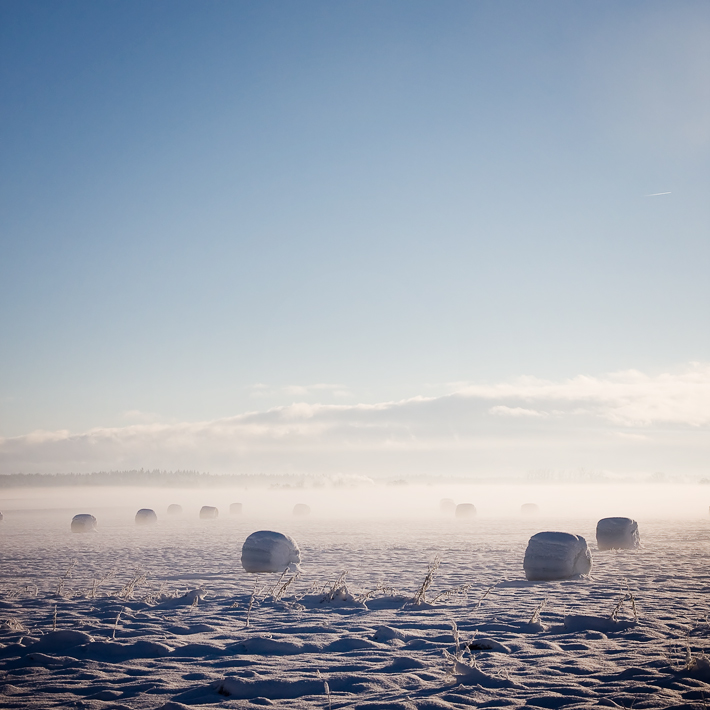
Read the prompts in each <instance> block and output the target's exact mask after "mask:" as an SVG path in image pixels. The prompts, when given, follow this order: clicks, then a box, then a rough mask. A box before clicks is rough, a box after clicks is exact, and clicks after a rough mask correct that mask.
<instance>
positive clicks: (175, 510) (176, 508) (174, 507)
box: [168, 503, 182, 515]
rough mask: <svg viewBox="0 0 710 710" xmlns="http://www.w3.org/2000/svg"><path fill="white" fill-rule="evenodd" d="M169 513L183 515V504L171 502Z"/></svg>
mask: <svg viewBox="0 0 710 710" xmlns="http://www.w3.org/2000/svg"><path fill="white" fill-rule="evenodd" d="M168 515H182V506H181V505H178V504H177V503H171V504H170V505H169V506H168Z"/></svg>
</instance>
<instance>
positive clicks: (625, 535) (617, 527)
mask: <svg viewBox="0 0 710 710" xmlns="http://www.w3.org/2000/svg"><path fill="white" fill-rule="evenodd" d="M640 544H641V539H640V537H639V526H638V523H637V522H636V521H635V520H632V519H631V518H602V519H601V520H600V521H599V522H598V523H597V547H598V548H599V549H600V550H635V549H636V548H637V547H638V546H639V545H640Z"/></svg>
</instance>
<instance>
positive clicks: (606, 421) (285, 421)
mask: <svg viewBox="0 0 710 710" xmlns="http://www.w3.org/2000/svg"><path fill="white" fill-rule="evenodd" d="M324 391H327V390H324ZM709 426H710V364H701V363H693V364H690V365H688V366H687V367H685V368H683V369H682V370H680V371H678V372H675V373H662V374H656V375H649V374H645V373H641V372H638V371H635V370H629V371H625V372H618V373H612V374H609V375H604V376H599V377H591V376H586V375H580V376H578V377H575V378H572V379H568V380H564V381H559V382H555V381H549V380H541V379H538V378H533V377H522V378H519V379H517V380H514V381H511V382H503V383H499V384H494V385H466V386H463V387H461V388H460V389H458V390H457V391H454V392H451V393H450V394H448V395H445V396H438V397H422V396H417V397H412V398H410V399H406V400H402V401H399V402H380V403H375V404H354V405H348V404H322V403H308V402H300V403H297V404H292V405H289V406H283V407H274V408H271V409H265V410H262V411H253V412H248V413H244V414H240V415H237V416H233V417H227V418H223V419H216V420H212V421H205V422H183V423H173V424H165V423H158V422H144V423H139V424H133V425H131V426H126V427H117V428H96V429H92V430H90V431H87V432H83V433H79V434H72V433H69V432H67V431H54V432H46V431H37V432H32V433H30V434H27V435H24V436H19V437H14V438H6V439H0V471H1V472H3V473H12V472H17V471H25V472H33V471H46V472H66V471H91V470H100V469H117V468H134V467H138V468H140V467H145V468H163V469H169V468H172V469H176V468H181V469H185V468H195V469H199V470H203V471H204V470H210V471H212V472H225V473H226V472H248V473H256V472H278V473H284V472H301V473H303V472H309V473H312V474H327V475H330V474H333V473H343V474H347V475H367V476H371V475H402V474H404V473H410V474H411V473H432V472H434V473H448V474H457V475H466V474H471V473H475V474H479V475H495V474H498V473H521V474H524V473H525V472H526V471H528V470H531V469H537V468H549V469H576V468H580V467H586V468H589V469H603V470H609V469H614V468H618V469H619V470H624V471H626V470H632V469H633V470H637V469H639V470H658V469H660V468H663V467H665V468H666V469H667V470H668V471H671V470H672V471H678V470H681V469H682V470H683V471H691V472H695V473H698V472H700V471H702V472H704V473H707V469H706V462H707V461H708V460H710V437H708V432H707V429H708V427H709Z"/></svg>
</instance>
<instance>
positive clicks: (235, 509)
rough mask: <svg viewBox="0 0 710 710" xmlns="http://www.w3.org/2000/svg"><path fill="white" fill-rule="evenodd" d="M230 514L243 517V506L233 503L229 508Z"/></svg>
mask: <svg viewBox="0 0 710 710" xmlns="http://www.w3.org/2000/svg"><path fill="white" fill-rule="evenodd" d="M229 514H230V515H241V514H242V504H241V503H232V504H231V505H230V506H229Z"/></svg>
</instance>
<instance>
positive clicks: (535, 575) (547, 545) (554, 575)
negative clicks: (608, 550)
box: [523, 532, 592, 581]
mask: <svg viewBox="0 0 710 710" xmlns="http://www.w3.org/2000/svg"><path fill="white" fill-rule="evenodd" d="M523 569H524V570H525V576H526V577H527V578H528V579H529V580H531V581H542V580H554V579H568V578H569V577H574V576H576V575H580V574H589V572H590V570H591V569H592V553H591V552H590V551H589V548H588V547H587V541H586V540H585V539H584V538H583V537H581V536H580V535H572V534H571V533H565V532H539V533H537V534H536V535H533V536H532V537H531V538H530V541H529V542H528V547H527V549H526V550H525V559H524V560H523Z"/></svg>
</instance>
